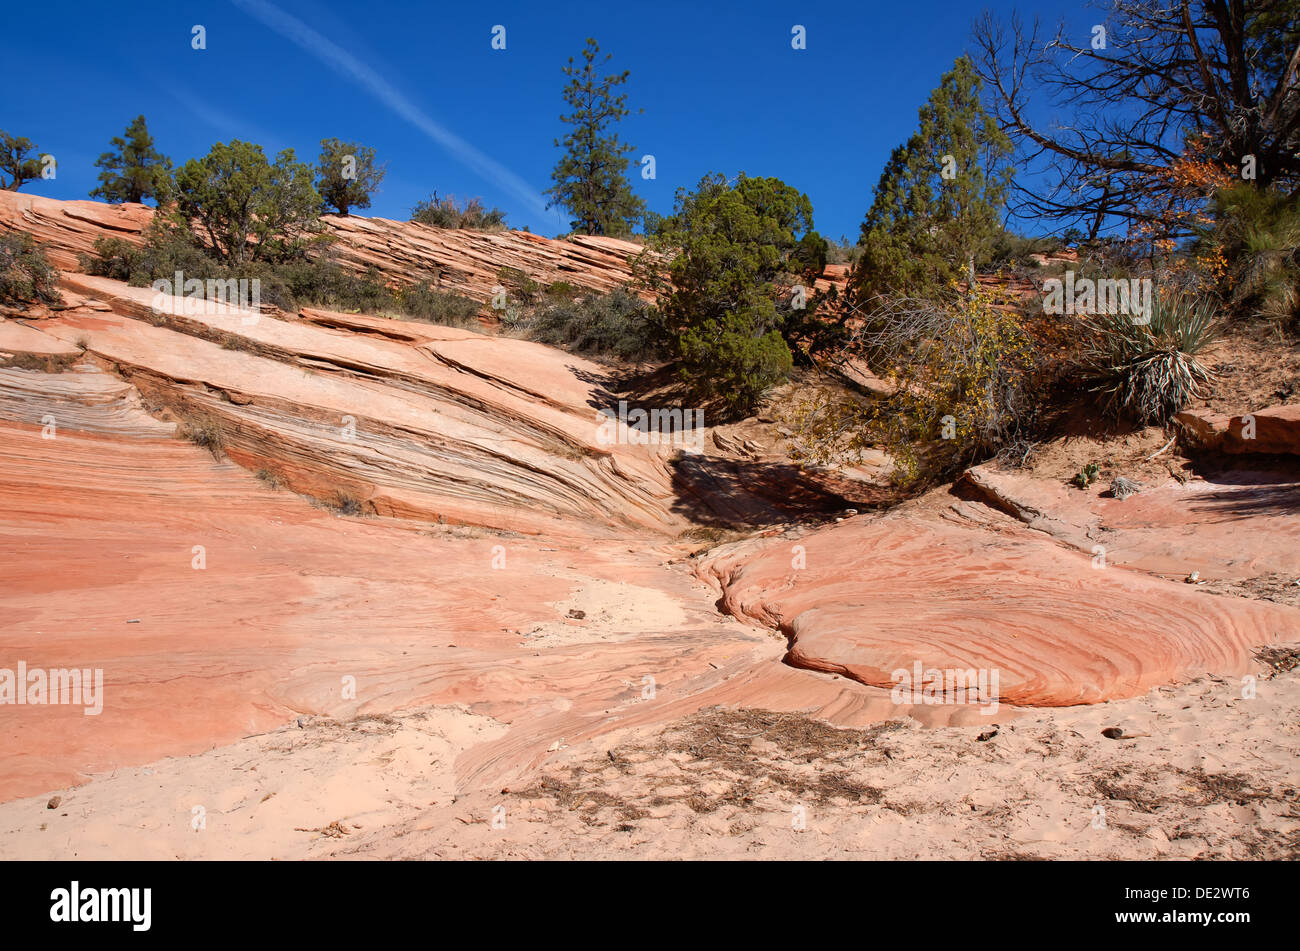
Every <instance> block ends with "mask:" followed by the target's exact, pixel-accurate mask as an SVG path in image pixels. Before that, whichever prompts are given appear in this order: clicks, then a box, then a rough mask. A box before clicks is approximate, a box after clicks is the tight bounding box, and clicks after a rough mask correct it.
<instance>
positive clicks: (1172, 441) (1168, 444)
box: [1143, 433, 1178, 462]
mask: <svg viewBox="0 0 1300 951" xmlns="http://www.w3.org/2000/svg"><path fill="white" fill-rule="evenodd" d="M1177 438H1178V433H1174V434H1173V435H1172V436H1170V437H1169V442H1167V443H1165V444H1164V445H1163V446H1161V447H1160V448H1159V449H1157V450H1156V451H1155V452H1153V453H1151V455H1149V456H1147V457H1146V459H1144V460H1143V461H1144V462H1150V461H1151V460H1152V459H1154V458H1155V457H1156V456H1158V455H1160V454H1161V453H1162V452H1164V451H1165V450H1166V449H1168V448H1169V447H1170V446H1172V445H1173V444H1174V440H1176V439H1177Z"/></svg>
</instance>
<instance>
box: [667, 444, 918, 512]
mask: <svg viewBox="0 0 1300 951" xmlns="http://www.w3.org/2000/svg"><path fill="white" fill-rule="evenodd" d="M672 485H673V490H674V492H675V493H676V495H677V499H676V501H675V502H674V503H673V506H672V509H673V511H674V512H676V513H678V514H680V515H682V516H684V517H685V518H688V519H690V520H691V521H692V522H695V523H696V524H697V525H702V526H707V527H710V528H724V529H737V530H744V529H758V528H766V527H770V526H773V525H780V524H784V523H788V522H792V521H824V520H828V519H831V518H834V517H835V516H838V515H841V514H843V512H844V510H845V509H846V508H856V509H859V510H863V509H872V508H880V507H883V506H884V505H886V504H888V503H889V502H890V501H892V500H893V493H892V492H891V491H890V490H888V489H887V488H884V487H880V486H871V485H866V484H863V483H859V482H855V481H854V480H850V479H845V478H842V477H836V476H835V475H834V474H833V473H824V474H823V473H817V474H815V475H814V474H811V473H808V472H806V471H804V470H801V469H800V468H799V467H798V466H795V465H791V464H789V463H760V462H747V461H742V460H737V459H724V458H720V457H717V456H705V455H683V456H682V457H681V458H680V459H678V460H676V461H675V462H674V465H673V478H672Z"/></svg>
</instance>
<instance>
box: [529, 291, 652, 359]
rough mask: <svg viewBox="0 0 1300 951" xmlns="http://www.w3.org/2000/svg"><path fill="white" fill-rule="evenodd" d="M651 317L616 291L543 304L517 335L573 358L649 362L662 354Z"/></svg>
mask: <svg viewBox="0 0 1300 951" xmlns="http://www.w3.org/2000/svg"><path fill="white" fill-rule="evenodd" d="M650 313H651V311H650V307H649V306H648V305H647V304H646V303H645V302H644V301H643V300H641V299H640V298H639V297H637V296H636V295H635V294H632V293H630V292H628V291H627V290H624V289H623V288H618V289H616V290H614V291H611V292H610V293H608V294H591V295H589V296H588V297H586V298H584V299H582V300H570V301H564V300H558V301H556V300H553V301H552V302H550V303H545V304H543V305H541V306H540V307H539V308H538V310H537V312H536V313H535V314H534V315H533V316H532V318H531V319H530V320H528V321H527V322H526V323H524V324H523V326H522V329H523V331H524V333H525V335H526V336H527V337H528V338H529V339H530V340H536V341H538V342H539V343H546V344H550V345H552V346H557V347H563V348H565V349H566V350H570V351H572V352H574V353H581V354H585V355H588V356H603V357H616V358H618V359H620V360H654V359H658V358H659V357H660V355H661V349H662V348H661V346H660V343H659V338H658V335H657V333H656V329H655V327H654V326H653V325H652V323H651V320H650Z"/></svg>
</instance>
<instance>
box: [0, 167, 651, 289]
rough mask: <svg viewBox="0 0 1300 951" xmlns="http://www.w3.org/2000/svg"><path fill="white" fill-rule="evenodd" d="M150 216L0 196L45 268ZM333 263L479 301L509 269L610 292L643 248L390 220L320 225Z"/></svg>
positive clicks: (1, 220) (328, 219) (4, 225)
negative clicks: (38, 246) (40, 252)
mask: <svg viewBox="0 0 1300 951" xmlns="http://www.w3.org/2000/svg"><path fill="white" fill-rule="evenodd" d="M152 218H153V210H152V209H151V208H148V207H146V206H145V205H135V204H123V205H106V204H104V203H102V202H97V201H59V200H56V199H53V198H43V197H41V196H40V195H33V194H28V193H25V192H10V191H0V233H3V232H6V231H27V232H30V233H31V234H32V235H34V236H35V238H36V240H37V241H39V242H41V243H42V244H44V245H45V246H46V247H47V253H48V255H49V258H50V261H51V263H53V264H54V266H55V267H57V268H59V269H60V270H63V271H73V270H77V269H78V264H77V255H78V254H79V253H90V252H91V251H92V250H93V249H94V244H95V239H96V238H98V237H101V236H110V237H120V238H124V239H126V240H127V241H132V242H136V243H139V242H140V241H142V240H143V239H142V237H141V235H142V232H143V231H144V229H145V228H146V227H147V226H148V224H149V222H150V221H151V220H152ZM321 220H322V222H323V223H324V226H325V229H326V233H327V234H328V235H329V236H330V237H332V238H333V239H334V241H333V242H332V244H331V248H332V251H333V253H334V254H335V255H336V257H337V259H338V261H339V263H341V264H343V265H344V266H346V267H349V268H351V269H353V270H356V271H363V270H365V269H366V268H369V267H374V268H377V269H378V270H379V271H380V272H381V273H382V274H383V277H384V279H385V280H388V281H391V282H393V283H397V284H410V283H414V282H417V281H424V280H427V281H429V282H431V283H433V284H435V285H437V286H438V287H440V288H441V289H442V290H445V291H453V292H455V293H458V294H463V295H465V296H467V297H470V298H473V299H474V300H479V301H483V302H484V303H485V304H486V303H487V301H488V300H489V298H490V297H491V296H492V289H493V288H494V287H496V286H497V285H498V284H501V282H502V277H501V273H500V272H501V269H502V268H512V269H516V270H518V271H522V272H523V273H524V275H525V276H527V277H528V278H530V279H531V280H533V281H536V282H538V283H541V284H551V283H554V282H556V281H563V282H566V283H568V284H572V285H573V286H575V287H582V288H588V289H591V290H596V291H609V290H613V289H614V288H615V287H620V286H622V285H624V284H626V283H627V282H628V281H629V280H630V279H631V269H630V267H629V265H628V258H629V257H630V256H631V255H634V254H637V253H639V252H640V250H641V246H640V245H638V244H636V243H635V242H631V241H621V240H619V239H617V238H604V237H588V236H575V237H573V238H570V239H567V240H555V239H553V238H544V237H542V236H541V235H535V234H529V233H527V232H524V231H490V232H489V231H469V230H460V229H455V228H435V227H432V226H430V225H421V224H415V223H413V222H409V221H390V220H388V219H386V218H356V217H348V218H340V217H338V216H335V215H326V216H324V217H323V218H322V219H321Z"/></svg>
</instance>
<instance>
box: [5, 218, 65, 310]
mask: <svg viewBox="0 0 1300 951" xmlns="http://www.w3.org/2000/svg"><path fill="white" fill-rule="evenodd" d="M58 282H59V272H58V271H56V270H54V268H53V267H52V266H51V265H50V261H49V259H48V258H47V257H46V256H45V252H44V251H43V250H42V249H41V246H40V245H39V244H37V243H36V239H35V238H33V237H32V236H31V235H30V234H28V233H27V232H26V231H13V232H10V233H8V234H4V235H0V302H4V303H10V302H12V303H23V304H59V303H62V301H63V298H62V297H60V296H59V292H58V291H57V290H56V289H55V287H56V285H57V284H58Z"/></svg>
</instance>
